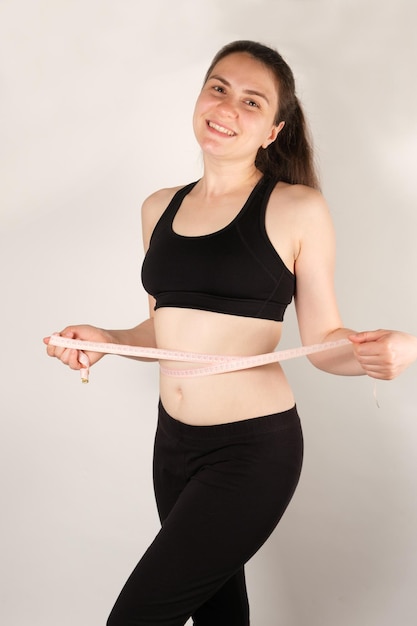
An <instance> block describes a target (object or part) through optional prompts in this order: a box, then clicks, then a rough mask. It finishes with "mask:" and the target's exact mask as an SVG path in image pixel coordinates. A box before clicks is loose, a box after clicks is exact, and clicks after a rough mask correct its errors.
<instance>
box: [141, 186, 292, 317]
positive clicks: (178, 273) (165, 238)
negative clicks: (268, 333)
mask: <svg viewBox="0 0 417 626" xmlns="http://www.w3.org/2000/svg"><path fill="white" fill-rule="evenodd" d="M275 184H276V180H271V179H267V178H262V179H261V180H260V181H259V182H258V183H257V185H256V187H255V188H254V189H253V190H252V192H251V194H250V195H249V197H248V199H247V201H246V202H245V204H244V206H243V208H242V209H241V210H240V212H239V213H238V215H237V216H236V217H235V218H234V219H233V220H232V222H230V224H228V225H227V226H225V227H224V228H222V229H221V230H218V231H216V232H214V233H210V234H208V235H200V236H192V237H189V236H184V235H179V234H177V233H175V232H174V230H173V227H172V223H173V221H174V217H175V215H176V213H177V211H178V209H179V208H180V206H181V203H182V201H183V199H184V197H185V196H186V195H187V194H188V193H189V192H190V191H191V189H192V188H193V187H194V186H195V185H196V182H194V183H190V184H189V185H187V186H186V187H183V188H182V189H180V190H179V191H178V192H177V193H176V194H175V195H174V197H173V198H172V200H171V202H170V203H169V205H168V207H167V208H166V209H165V211H164V213H163V214H162V216H161V218H160V219H159V221H158V223H157V224H156V226H155V229H154V231H153V233H152V237H151V240H150V244H149V249H148V251H147V253H146V255H145V259H144V262H143V266H142V282H143V286H144V288H145V289H146V291H147V292H148V293H149V294H151V295H152V296H154V298H155V299H156V306H155V309H158V308H160V307H180V308H187V309H201V310H204V311H214V312H217V313H226V314H229V315H241V316H243V317H255V318H262V319H270V320H276V321H282V320H283V318H284V312H285V309H286V307H287V306H288V304H290V302H291V300H292V297H293V295H294V290H295V276H294V274H292V273H291V272H290V270H289V269H288V268H287V267H286V266H285V264H284V263H283V261H282V259H281V258H280V256H279V255H278V254H277V252H276V250H275V248H274V247H273V245H272V243H271V242H270V240H269V238H268V235H267V233H266V229H265V211H266V207H267V204H268V200H269V197H270V195H271V192H272V190H273V188H274V187H275Z"/></svg>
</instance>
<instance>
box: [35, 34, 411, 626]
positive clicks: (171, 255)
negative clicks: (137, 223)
mask: <svg viewBox="0 0 417 626" xmlns="http://www.w3.org/2000/svg"><path fill="white" fill-rule="evenodd" d="M193 123H194V132H195V135H196V138H197V140H198V143H199V145H200V146H201V149H202V152H203V158H204V173H203V176H202V178H201V179H200V180H198V181H197V182H196V183H192V184H190V185H187V186H186V187H177V188H175V189H163V190H160V191H157V192H156V193H154V194H153V195H151V196H150V197H149V198H148V199H147V200H146V201H145V203H144V205H143V212H142V222H143V235H144V245H145V250H146V256H145V260H144V264H143V270H142V277H143V283H144V286H145V288H146V290H147V291H148V293H149V294H150V318H149V319H147V320H146V321H144V322H143V323H142V324H140V325H139V326H137V327H135V328H133V329H129V330H117V331H114V330H112V331H107V330H102V329H98V328H94V327H91V326H69V327H67V328H66V329H64V330H63V331H62V333H61V334H62V335H63V336H65V337H69V338H76V339H84V340H89V341H99V342H103V341H104V342H112V343H119V344H131V345H137V346H145V347H161V348H164V349H172V350H181V351H189V352H201V353H215V354H225V355H255V354H262V353H266V352H271V351H273V350H274V348H275V347H276V345H277V344H278V343H279V339H280V336H281V327H282V320H283V317H284V312H285V308H286V306H287V305H288V304H289V303H290V301H291V300H292V297H293V296H295V304H296V311H297V318H298V323H299V329H300V334H301V339H302V342H303V343H304V344H313V343H320V342H327V341H331V340H336V339H341V338H349V339H350V344H349V345H348V346H344V347H341V348H338V349H336V350H332V351H327V352H322V353H319V354H316V355H314V356H311V357H310V359H311V361H312V362H313V364H314V365H315V366H316V367H318V368H320V369H322V370H325V371H327V372H330V373H333V374H341V375H360V374H367V375H369V376H372V377H374V378H380V379H391V378H393V377H395V376H397V375H398V374H399V373H400V372H401V371H402V370H403V369H405V368H406V367H407V366H408V365H409V364H410V363H412V362H413V361H414V360H415V359H416V358H417V338H416V337H413V336H411V335H407V334H405V333H401V332H397V331H386V330H378V331H369V332H362V333H355V332H354V331H352V330H349V329H347V328H344V327H343V324H342V321H341V319H340V315H339V311H338V308H337V303H336V299H335V293H334V287H333V264H334V236H333V228H332V223H331V219H330V216H329V212H328V209H327V207H326V204H325V201H324V199H323V197H322V195H321V194H320V192H319V191H318V183H317V178H316V175H315V172H314V167H313V165H312V155H311V150H310V146H309V142H308V139H307V135H306V128H305V123H304V116H303V113H302V110H301V107H300V105H299V102H298V100H297V97H296V95H295V87H294V79H293V76H292V72H291V70H290V68H289V67H288V65H287V64H286V63H285V61H284V60H283V59H282V58H281V57H280V55H279V54H278V53H277V52H276V51H274V50H272V49H270V48H268V47H266V46H263V45H261V44H259V43H256V42H250V41H239V42H234V43H231V44H229V45H228V46H225V47H224V48H223V49H222V50H220V52H219V53H218V54H217V55H216V57H215V58H214V60H213V62H212V64H211V66H210V68H209V70H208V72H207V75H206V78H205V81H204V84H203V88H202V90H201V93H200V95H199V97H198V99H197V103H196V106H195V112H194V118H193ZM295 278H296V288H295ZM45 342H46V343H47V344H48V342H49V339H48V338H46V339H45ZM47 351H48V354H49V355H50V356H54V357H57V358H58V359H60V360H61V361H62V362H63V363H65V364H67V365H69V367H71V368H72V369H80V367H81V365H80V363H79V361H78V356H79V355H78V353H77V351H76V350H71V349H68V348H59V347H55V346H52V345H48V348H47ZM101 356H102V355H99V354H97V353H92V352H90V353H88V357H89V359H90V362H91V363H94V362H96V361H98V359H99V358H101ZM164 365H165V367H166V368H169V369H170V370H171V372H170V374H171V375H167V374H166V373H164V372H162V373H161V379H160V405H159V421H158V429H157V435H156V441H155V459H154V480H155V493H156V500H157V505H158V511H159V515H160V518H161V522H162V528H161V531H160V532H159V534H158V535H157V537H156V538H155V540H154V542H153V543H152V545H151V546H150V547H149V549H148V550H147V552H146V553H145V555H144V556H143V557H142V559H141V561H140V562H139V564H138V565H137V567H136V568H135V570H134V571H133V573H132V575H131V576H130V578H129V580H128V581H127V583H126V585H125V587H124V589H123V590H122V592H121V594H120V596H119V598H118V600H117V602H116V604H115V606H114V608H113V611H112V613H111V615H110V617H109V620H108V626H127V625H128V624H135V625H136V626H142V625H143V626H144V625H146V626H149V625H150V624H165V625H167V626H168V625H170V626H179V625H182V624H185V622H186V621H187V619H188V618H189V617H190V616H193V620H194V624H195V625H196V626H209V625H210V626H222V625H224V626H226V625H227V626H245V625H247V624H249V609H248V601H247V595H246V588H245V579H244V569H243V568H244V564H245V563H246V562H247V561H248V559H250V557H251V556H252V555H253V554H254V553H255V552H256V551H257V550H258V549H259V547H260V546H261V545H262V544H263V543H264V542H265V540H266V539H267V537H268V536H269V535H270V533H271V532H272V531H273V529H274V528H275V526H276V524H277V523H278V521H279V519H280V517H281V516H282V514H283V512H284V510H285V508H286V507H287V505H288V502H289V501H290V499H291V497H292V494H293V492H294V490H295V487H296V485H297V482H298V478H299V474H300V470H301V463H302V445H303V444H302V433H301V428H300V422H299V418H298V415H297V411H296V408H295V400H294V397H293V394H292V391H291V388H290V386H289V384H288V382H287V380H286V377H285V375H284V372H283V371H282V369H281V367H280V365H279V364H278V363H274V364H269V365H265V366H261V367H256V368H251V369H247V370H243V371H238V372H233V373H227V374H221V375H216V376H200V377H191V378H180V377H176V376H175V372H173V371H172V370H176V369H180V368H182V367H184V365H183V364H181V363H177V362H175V361H172V362H168V363H165V364H164ZM190 367H192V365H191V366H190ZM172 374H174V376H172Z"/></svg>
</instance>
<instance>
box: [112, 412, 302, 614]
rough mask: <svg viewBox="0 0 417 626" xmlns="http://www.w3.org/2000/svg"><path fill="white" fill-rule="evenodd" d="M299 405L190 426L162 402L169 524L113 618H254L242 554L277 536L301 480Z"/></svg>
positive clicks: (159, 452)
mask: <svg viewBox="0 0 417 626" xmlns="http://www.w3.org/2000/svg"><path fill="white" fill-rule="evenodd" d="M302 456H303V438H302V432H301V426H300V420H299V418H298V414H297V410H296V408H295V407H294V408H293V409H290V410H288V411H284V412H282V413H277V414H274V415H267V416H264V417H256V418H253V419H247V420H244V421H240V422H232V423H227V424H220V425H215V426H190V425H187V424H183V423H181V422H178V421H177V420H175V419H173V418H172V417H170V416H169V415H168V413H167V412H166V411H165V409H164V408H163V406H162V405H161V403H160V405H159V420H158V428H157V432H156V438H155V455H154V484H155V494H156V501H157V506H158V512H159V516H160V519H161V523H162V528H161V530H160V532H159V533H158V535H157V536H156V538H155V540H154V541H153V543H152V544H151V545H150V547H149V548H148V550H147V551H146V552H145V554H144V556H143V557H142V559H141V560H140V561H139V563H138V565H137V566H136V568H135V569H134V571H133V572H132V574H131V576H130V578H129V579H128V581H127V583H126V585H125V587H124V588H123V590H122V592H121V593H120V596H119V598H118V599H117V602H116V604H115V606H114V607H113V610H112V612H111V614H110V617H109V619H108V622H107V626H151V625H153V624H159V625H164V626H183V625H184V624H185V623H186V622H187V620H188V619H189V617H190V616H192V617H193V620H194V624H195V626H247V625H248V624H249V607H248V599H247V594H246V585H245V575H244V569H243V566H244V564H245V563H246V562H247V561H248V560H249V559H250V558H251V556H253V555H254V554H255V552H256V551H257V550H258V549H259V548H260V547H261V546H262V544H263V543H264V542H265V541H266V539H267V538H268V537H269V535H270V534H271V532H272V531H273V529H274V528H275V526H276V525H277V523H278V521H279V519H280V518H281V516H282V514H283V513H284V511H285V509H286V507H287V505H288V503H289V501H290V500H291V497H292V495H293V493H294V490H295V488H296V486H297V483H298V479H299V476H300V471H301V464H302Z"/></svg>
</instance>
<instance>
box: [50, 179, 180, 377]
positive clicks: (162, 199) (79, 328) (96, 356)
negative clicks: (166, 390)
mask: <svg viewBox="0 0 417 626" xmlns="http://www.w3.org/2000/svg"><path fill="white" fill-rule="evenodd" d="M176 189H178V188H174V189H160V190H159V191H157V192H155V193H153V194H152V195H150V196H149V197H148V198H146V200H145V201H144V203H143V205H142V236H143V247H144V250H145V252H146V250H147V249H148V247H149V241H150V238H151V235H152V232H153V229H154V228H155V224H156V223H157V221H158V220H159V218H160V217H161V215H162V213H163V211H164V210H165V208H166V206H167V205H168V203H169V201H170V200H171V198H172V196H173V194H174V193H175V191H176ZM154 306H155V300H154V299H153V298H152V296H149V313H150V316H149V318H148V319H146V320H145V321H144V322H142V323H141V324H138V326H135V327H134V328H129V329H123V330H105V329H103V328H97V327H95V326H90V325H88V324H81V325H76V326H67V327H66V328H64V329H63V330H62V331H61V332H60V333H59V334H60V335H62V336H63V337H68V338H69V339H81V340H83V341H95V342H99V343H117V344H119V345H120V344H122V345H130V346H141V347H143V348H156V347H157V345H156V338H155V329H154V321H153V315H154ZM43 341H44V343H45V344H46V346H47V348H46V351H47V354H48V355H49V356H51V357H55V358H57V359H59V360H60V361H61V362H62V363H64V365H68V367H70V368H71V369H74V370H79V369H81V368H82V367H83V366H82V365H81V363H80V362H79V360H78V357H79V352H78V350H74V349H70V348H61V347H58V346H53V345H50V343H49V337H45V338H44V340H43ZM86 355H87V356H88V359H89V361H90V365H94V363H97V361H99V360H100V359H101V358H102V357H103V356H104V355H103V354H100V353H99V352H88V351H86ZM129 358H136V357H129ZM138 360H143V361H149V360H150V359H139V358H138Z"/></svg>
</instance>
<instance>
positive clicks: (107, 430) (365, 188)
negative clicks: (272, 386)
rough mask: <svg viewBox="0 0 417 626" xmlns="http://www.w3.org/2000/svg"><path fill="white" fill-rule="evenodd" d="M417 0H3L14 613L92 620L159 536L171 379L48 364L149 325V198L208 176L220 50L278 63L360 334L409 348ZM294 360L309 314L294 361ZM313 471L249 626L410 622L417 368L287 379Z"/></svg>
mask: <svg viewBox="0 0 417 626" xmlns="http://www.w3.org/2000/svg"><path fill="white" fill-rule="evenodd" d="M416 13H417V10H416V9H415V4H414V2H412V0H408V1H406V0H395V1H388V0H386V1H385V2H379V1H366V0H283V1H282V2H273V1H272V0H270V1H268V0H263V1H262V0H259V1H256V0H228V1H227V2H226V1H224V0H222V1H220V0H194V1H192V0H176V1H175V2H171V1H170V0H153V1H152V2H149V3H147V2H140V1H133V0H121V1H116V0H113V1H111V0H101V1H98V0H97V1H94V0H55V1H52V0H49V1H47V0H44V1H40V0H14V1H13V0H2V1H0V79H1V98H0V120H1V122H0V123H1V139H0V159H1V235H0V256H1V263H0V268H1V269H0V272H1V302H2V306H1V313H0V315H1V331H2V333H1V337H2V341H1V353H0V358H1V373H2V376H1V387H2V390H1V397H0V403H1V436H0V463H1V473H0V483H1V484H0V489H1V500H2V506H1V509H2V513H1V516H0V526H1V533H0V537H1V543H2V545H1V560H0V575H1V579H0V594H1V602H0V621H1V623H3V624H7V625H8V626H74V625H75V624H77V626H100V625H103V624H104V623H105V619H106V616H107V614H108V612H109V610H110V608H111V606H112V603H113V601H114V599H115V597H116V595H117V594H118V592H119V590H120V588H121V586H122V583H123V582H124V580H125V578H126V576H127V575H128V573H129V572H130V570H131V568H132V567H133V566H134V564H135V563H136V560H137V559H138V557H139V556H140V554H141V553H142V552H143V550H144V549H145V548H146V546H147V545H148V543H149V542H150V541H151V539H152V537H153V536H154V534H155V532H156V531H157V529H158V521H157V516H156V511H155V506H154V503H153V494H152V486H151V455H152V443H153V434H154V428H155V416H156V404H157V394H158V391H157V367H156V365H155V364H150V365H149V364H144V363H137V362H133V361H129V360H123V359H121V358H118V357H108V358H106V359H105V360H104V361H102V362H101V363H100V364H99V365H98V366H97V367H96V368H95V369H94V370H93V371H92V374H91V383H90V384H89V385H88V386H83V385H81V384H80V382H79V377H78V374H76V373H74V372H70V371H68V370H67V369H66V368H64V367H62V366H61V365H60V364H58V363H57V362H54V361H52V360H48V359H47V358H46V356H45V352H44V349H43V346H42V342H41V339H42V337H43V336H44V335H47V334H50V333H51V332H53V331H56V330H60V329H61V328H62V327H64V326H65V325H67V324H68V323H79V322H90V323H93V324H96V325H99V326H103V327H110V328H111V327H113V328H114V327H129V326H133V325H134V324H136V323H138V322H139V321H140V320H142V319H143V318H144V317H146V316H147V303H146V296H145V294H144V292H143V290H142V288H141V285H140V265H141V261H142V257H143V253H142V246H141V235H140V205H141V202H142V200H143V199H144V198H145V197H146V196H147V195H148V194H149V193H150V192H152V191H154V190H155V189H157V188H160V187H164V186H170V185H175V184H181V183H184V184H185V183H187V182H189V181H191V180H194V179H195V178H197V177H198V176H199V175H200V174H201V158H200V153H199V149H198V146H197V144H196V142H195V140H194V137H193V133H192V127H191V115H192V110H193V105H194V100H195V98H196V96H197V93H198V91H199V88H200V86H201V81H202V78H203V75H204V72H205V70H206V69H207V67H208V64H209V62H210V60H211V58H212V56H213V55H214V53H215V52H216V51H217V49H218V48H219V47H220V46H221V45H223V44H224V43H227V42H228V41H231V40H234V39H240V38H250V39H258V40H260V41H263V42H264V43H267V44H271V45H273V46H275V47H277V48H278V49H279V50H280V51H281V53H282V54H283V55H284V57H285V58H286V59H287V60H288V62H289V63H290V65H291V66H292V68H293V70H294V73H295V75H296V78H297V82H298V92H299V96H300V98H301V100H302V101H303V103H304V106H305V109H306V112H307V115H308V117H309V119H310V123H311V126H312V129H313V134H314V139H315V145H316V151H317V157H318V162H319V166H320V170H321V174H322V181H323V190H324V193H325V195H326V197H327V199H328V201H329V204H330V207H331V211H332V214H333V218H334V221H335V225H336V231H337V238H338V263H337V276H336V279H337V293H338V298H339V302H340V307H341V310H342V313H343V317H344V321H345V324H346V325H349V326H351V327H354V328H357V329H368V328H369V329H373V328H378V327H393V328H400V329H403V330H407V331H409V332H412V333H417V325H416V286H415V285H416V283H415V270H416V267H417V252H416V246H415V237H416V233H417V228H416V226H417V216H416V210H415V207H416V196H417V192H416V187H415V178H416V157H417V148H416V146H417V93H416V87H415V75H416V60H417V39H416V37H415V23H416V18H417V15H416ZM298 344H299V338H298V333H297V327H296V320H295V316H294V311H293V310H292V309H291V310H290V311H289V313H288V315H287V326H286V330H285V334H284V340H283V347H290V346H295V345H298ZM286 370H287V372H288V376H289V377H290V379H291V381H292V383H293V386H294V389H295V393H296V396H297V403H298V407H299V411H300V414H301V416H302V420H303V425H304V432H305V439H306V456H305V465H304V473H303V475H302V479H301V483H300V486H299V489H298V491H297V493H296V495H295V497H294V500H293V502H292V504H291V506H290V508H289V510H288V512H287V514H286V516H285V518H284V519H283V521H282V523H281V525H280V526H279V528H278V529H277V531H276V532H275V533H274V535H273V536H272V537H271V539H270V540H269V541H268V542H267V544H266V545H265V546H264V547H263V549H262V550H261V551H260V552H259V553H258V554H257V555H256V556H255V558H254V559H253V560H252V562H251V563H250V564H249V566H248V582H249V589H250V598H251V603H252V617H253V623H254V624H255V625H256V626H272V625H273V626H306V624H308V625H309V626H335V624H337V626H352V624H355V626H392V624H401V626H412V625H414V624H415V619H416V612H417V599H416V595H415V588H416V583H417V537H416V531H415V529H416V527H417V497H416V496H417V488H416V487H417V478H416V475H417V455H416V449H417V423H416V419H415V418H416V409H415V406H416V400H417V391H416V384H415V377H416V366H413V367H412V368H410V369H409V370H408V371H407V372H406V373H405V374H403V375H402V376H401V377H400V378H399V379H397V380H395V381H393V382H390V383H379V384H378V385H377V394H378V399H379V403H380V407H381V408H379V409H378V408H377V406H376V403H375V401H374V398H373V388H372V382H371V381H370V379H366V378H338V377H332V376H329V375H326V374H323V373H321V372H319V371H317V370H315V369H314V368H313V367H312V366H311V365H309V363H308V362H307V361H306V360H298V361H294V362H289V363H288V364H287V366H286Z"/></svg>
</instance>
